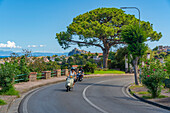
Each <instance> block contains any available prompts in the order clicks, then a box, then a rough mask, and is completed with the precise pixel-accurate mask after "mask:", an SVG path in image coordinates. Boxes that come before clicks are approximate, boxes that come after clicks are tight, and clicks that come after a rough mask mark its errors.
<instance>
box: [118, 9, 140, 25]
mask: <svg viewBox="0 0 170 113" xmlns="http://www.w3.org/2000/svg"><path fill="white" fill-rule="evenodd" d="M120 9H136V10H138V12H139V27H140V10H139V9H138V8H137V7H120Z"/></svg>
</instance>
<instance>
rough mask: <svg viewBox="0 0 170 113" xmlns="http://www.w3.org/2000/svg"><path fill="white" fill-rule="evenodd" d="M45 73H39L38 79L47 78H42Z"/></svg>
mask: <svg viewBox="0 0 170 113" xmlns="http://www.w3.org/2000/svg"><path fill="white" fill-rule="evenodd" d="M43 74H44V73H37V79H44V78H45V77H44V76H42V75H43Z"/></svg>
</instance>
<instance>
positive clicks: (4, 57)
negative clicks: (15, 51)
mask: <svg viewBox="0 0 170 113" xmlns="http://www.w3.org/2000/svg"><path fill="white" fill-rule="evenodd" d="M8 57H10V56H0V58H8Z"/></svg>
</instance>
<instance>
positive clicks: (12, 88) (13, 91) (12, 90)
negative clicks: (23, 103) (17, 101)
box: [0, 87, 19, 97]
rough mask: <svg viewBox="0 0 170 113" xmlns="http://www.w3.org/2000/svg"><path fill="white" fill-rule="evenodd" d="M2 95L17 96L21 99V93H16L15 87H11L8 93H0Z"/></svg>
mask: <svg viewBox="0 0 170 113" xmlns="http://www.w3.org/2000/svg"><path fill="white" fill-rule="evenodd" d="M0 94H1V95H16V96H18V97H19V91H16V90H15V88H14V87H11V88H10V89H9V90H8V91H6V92H0Z"/></svg>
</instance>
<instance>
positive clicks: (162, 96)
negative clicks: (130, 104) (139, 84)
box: [142, 95, 168, 99]
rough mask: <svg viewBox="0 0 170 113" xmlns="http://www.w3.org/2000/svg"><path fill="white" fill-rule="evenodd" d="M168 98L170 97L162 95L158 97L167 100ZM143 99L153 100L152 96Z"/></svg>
mask: <svg viewBox="0 0 170 113" xmlns="http://www.w3.org/2000/svg"><path fill="white" fill-rule="evenodd" d="M167 97H168V96H165V95H160V96H159V97H157V98H167ZM142 98H144V99H153V98H152V97H151V96H146V95H144V96H142Z"/></svg>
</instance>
